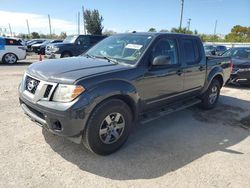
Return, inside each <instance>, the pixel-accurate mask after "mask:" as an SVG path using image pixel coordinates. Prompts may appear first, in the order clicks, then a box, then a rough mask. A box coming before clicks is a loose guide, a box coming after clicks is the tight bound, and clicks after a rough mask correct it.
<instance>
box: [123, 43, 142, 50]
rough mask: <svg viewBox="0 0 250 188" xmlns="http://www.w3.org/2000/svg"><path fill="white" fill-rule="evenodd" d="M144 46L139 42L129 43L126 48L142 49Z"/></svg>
mask: <svg viewBox="0 0 250 188" xmlns="http://www.w3.org/2000/svg"><path fill="white" fill-rule="evenodd" d="M142 47H143V46H142V45H139V44H127V46H126V47H125V48H130V49H135V50H140V49H141V48H142Z"/></svg>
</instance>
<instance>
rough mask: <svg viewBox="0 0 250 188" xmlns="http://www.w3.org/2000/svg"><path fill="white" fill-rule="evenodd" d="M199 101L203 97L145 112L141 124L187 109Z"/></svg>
mask: <svg viewBox="0 0 250 188" xmlns="http://www.w3.org/2000/svg"><path fill="white" fill-rule="evenodd" d="M199 103H201V99H189V100H187V101H183V102H177V103H174V104H172V105H169V106H165V107H162V108H160V110H158V111H152V112H147V113H145V114H143V115H142V118H141V120H140V122H141V124H145V123H148V122H151V121H154V120H156V119H159V118H161V117H163V116H166V115H168V114H171V113H173V112H176V111H180V110H183V109H186V108H188V107H191V106H194V105H196V104H199Z"/></svg>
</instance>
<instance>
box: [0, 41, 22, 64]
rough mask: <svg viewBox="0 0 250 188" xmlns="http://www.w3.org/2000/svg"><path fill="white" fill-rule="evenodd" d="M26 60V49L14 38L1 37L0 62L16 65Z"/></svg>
mask: <svg viewBox="0 0 250 188" xmlns="http://www.w3.org/2000/svg"><path fill="white" fill-rule="evenodd" d="M25 58H26V47H25V46H23V45H22V44H21V42H20V41H19V40H17V39H14V38H4V37H3V38H2V37H0V61H1V62H3V63H6V64H15V63H16V62H17V60H22V59H25Z"/></svg>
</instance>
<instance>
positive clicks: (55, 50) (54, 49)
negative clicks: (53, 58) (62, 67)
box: [51, 46, 59, 52]
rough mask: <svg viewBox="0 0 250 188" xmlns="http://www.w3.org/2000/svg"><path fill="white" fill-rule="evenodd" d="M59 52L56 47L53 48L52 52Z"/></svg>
mask: <svg viewBox="0 0 250 188" xmlns="http://www.w3.org/2000/svg"><path fill="white" fill-rule="evenodd" d="M57 51H59V48H58V47H55V46H54V47H52V48H51V52H57Z"/></svg>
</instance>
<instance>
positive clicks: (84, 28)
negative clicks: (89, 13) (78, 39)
mask: <svg viewBox="0 0 250 188" xmlns="http://www.w3.org/2000/svg"><path fill="white" fill-rule="evenodd" d="M82 16H83V31H84V35H86V25H85V15H84V6H82Z"/></svg>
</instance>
